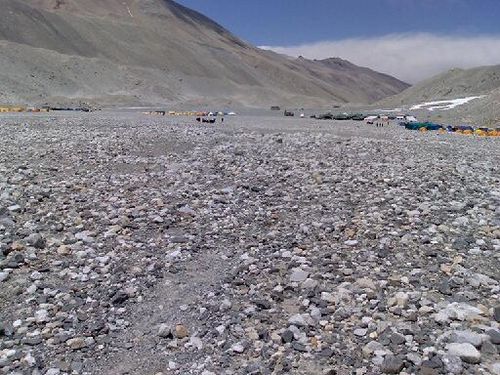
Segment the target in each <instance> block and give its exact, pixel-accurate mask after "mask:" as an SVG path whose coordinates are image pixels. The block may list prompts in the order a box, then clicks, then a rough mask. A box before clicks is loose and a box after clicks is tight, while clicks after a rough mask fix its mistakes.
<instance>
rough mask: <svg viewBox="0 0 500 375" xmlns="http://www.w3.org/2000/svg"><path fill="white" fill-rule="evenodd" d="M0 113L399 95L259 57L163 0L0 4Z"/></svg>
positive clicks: (356, 72) (375, 80) (340, 73)
mask: <svg viewBox="0 0 500 375" xmlns="http://www.w3.org/2000/svg"><path fill="white" fill-rule="evenodd" d="M0 6H1V7H2V10H1V12H0V103H1V102H10V103H19V102H26V103H44V102H58V103H63V102H65V103H67V102H78V101H80V100H84V101H89V102H93V103H98V104H101V105H121V104H124V105H125V104H126V105H132V104H155V103H165V102H178V103H184V104H186V105H188V104H189V105H195V104H196V105H201V104H217V105H246V106H266V107H267V106H269V105H271V104H279V105H297V106H317V105H331V104H332V103H339V104H342V103H347V102H356V103H370V102H373V101H376V100H379V99H382V98H384V97H386V96H389V95H394V94H396V93H399V92H400V91H402V90H403V89H405V88H407V87H408V85H407V84H405V83H404V82H401V81H399V80H397V79H395V78H393V77H390V76H387V75H383V74H380V73H377V72H374V71H371V70H369V69H367V68H360V67H357V66H355V65H353V64H350V63H348V62H346V61H343V60H339V59H330V60H323V61H310V60H306V59H300V58H299V59H291V58H289V57H286V56H282V55H278V54H276V53H274V52H270V51H264V50H260V49H258V48H256V47H254V46H252V45H250V44H248V43H246V42H244V41H242V40H241V39H239V38H238V37H236V36H234V35H233V34H231V33H230V32H229V31H227V30H226V29H224V28H223V27H222V26H220V25H218V24H217V23H215V22H214V21H212V20H210V19H209V18H207V17H205V16H203V15H202V14H200V13H198V12H195V11H193V10H191V9H188V8H186V7H184V6H181V5H179V4H177V3H176V2H174V1H170V0H0Z"/></svg>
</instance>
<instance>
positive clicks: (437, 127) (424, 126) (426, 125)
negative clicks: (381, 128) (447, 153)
mask: <svg viewBox="0 0 500 375" xmlns="http://www.w3.org/2000/svg"><path fill="white" fill-rule="evenodd" d="M399 125H400V126H404V127H405V128H406V129H408V130H418V131H421V132H427V131H438V132H439V133H441V134H444V133H457V134H464V135H478V136H483V137H500V128H496V129H490V128H485V127H481V128H474V127H472V126H470V125H458V126H453V125H441V124H436V123H433V122H407V121H404V122H400V123H399Z"/></svg>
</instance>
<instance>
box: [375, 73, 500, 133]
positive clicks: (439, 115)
mask: <svg viewBox="0 0 500 375" xmlns="http://www.w3.org/2000/svg"><path fill="white" fill-rule="evenodd" d="M473 96H481V98H478V99H474V100H471V101H469V102H468V103H466V104H463V105H459V106H457V107H456V108H454V109H452V110H434V111H427V110H422V111H420V112H419V115H421V117H422V118H428V119H430V120H435V121H439V122H452V123H470V124H475V125H485V126H498V124H500V65H494V66H483V67H478V68H473V69H452V70H450V71H448V72H446V73H443V74H440V75H437V76H435V77H433V78H430V79H428V80H426V81H424V82H421V83H419V84H416V85H415V86H412V87H410V88H408V89H407V90H404V91H403V92H401V93H400V94H398V95H395V96H392V97H388V98H386V99H383V100H382V101H380V102H379V103H376V105H377V106H379V107H385V108H401V107H402V108H410V107H411V106H413V105H415V104H421V103H428V102H433V101H440V100H447V99H450V100H452V99H460V98H470V97H473Z"/></svg>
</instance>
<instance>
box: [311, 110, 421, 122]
mask: <svg viewBox="0 0 500 375" xmlns="http://www.w3.org/2000/svg"><path fill="white" fill-rule="evenodd" d="M311 118H315V119H318V120H353V121H366V122H367V123H368V124H373V123H375V122H377V121H387V120H403V121H408V122H413V121H417V119H416V118H415V117H413V116H409V115H404V114H401V115H380V114H376V115H373V114H372V115H370V114H369V115H366V114H363V113H339V114H336V115H334V114H332V113H330V112H329V113H324V114H321V115H312V116H311Z"/></svg>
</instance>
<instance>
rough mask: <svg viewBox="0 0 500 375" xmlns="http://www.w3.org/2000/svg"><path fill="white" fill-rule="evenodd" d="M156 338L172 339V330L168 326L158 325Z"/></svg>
mask: <svg viewBox="0 0 500 375" xmlns="http://www.w3.org/2000/svg"><path fill="white" fill-rule="evenodd" d="M158 336H160V337H161V338H173V334H172V329H171V328H170V326H169V325H168V324H160V327H159V328H158Z"/></svg>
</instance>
